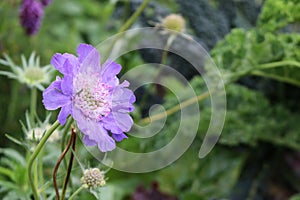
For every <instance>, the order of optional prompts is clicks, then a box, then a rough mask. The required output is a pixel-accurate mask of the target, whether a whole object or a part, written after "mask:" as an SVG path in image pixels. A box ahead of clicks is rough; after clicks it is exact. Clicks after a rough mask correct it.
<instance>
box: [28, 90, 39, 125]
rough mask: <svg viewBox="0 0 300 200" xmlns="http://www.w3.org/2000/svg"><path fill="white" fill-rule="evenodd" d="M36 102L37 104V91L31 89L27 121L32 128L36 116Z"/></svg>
mask: <svg viewBox="0 0 300 200" xmlns="http://www.w3.org/2000/svg"><path fill="white" fill-rule="evenodd" d="M36 102H37V89H36V88H35V87H33V88H32V89H31V98H30V113H29V119H30V122H31V125H33V126H34V117H35V115H36Z"/></svg>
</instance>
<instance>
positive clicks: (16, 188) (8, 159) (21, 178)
mask: <svg viewBox="0 0 300 200" xmlns="http://www.w3.org/2000/svg"><path fill="white" fill-rule="evenodd" d="M0 154H2V157H1V159H0V163H1V167H0V194H5V197H4V198H3V199H4V200H6V199H7V200H8V199H21V200H23V199H24V200H27V199H30V198H29V196H30V194H31V190H30V188H29V186H28V177H27V173H26V172H27V166H26V165H27V164H26V160H25V159H24V157H23V155H21V154H20V153H19V152H18V151H16V150H14V149H11V148H6V149H3V148H2V149H0Z"/></svg>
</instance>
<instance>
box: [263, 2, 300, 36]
mask: <svg viewBox="0 0 300 200" xmlns="http://www.w3.org/2000/svg"><path fill="white" fill-rule="evenodd" d="M299 10H300V2H299V0H267V1H266V2H265V3H264V7H263V9H262V12H261V14H260V17H259V21H258V25H259V27H260V28H262V29H264V30H266V31H270V32H272V31H278V30H280V29H281V28H286V27H287V26H288V25H291V26H294V27H292V29H294V30H296V29H295V28H297V23H299V21H300V12H299Z"/></svg>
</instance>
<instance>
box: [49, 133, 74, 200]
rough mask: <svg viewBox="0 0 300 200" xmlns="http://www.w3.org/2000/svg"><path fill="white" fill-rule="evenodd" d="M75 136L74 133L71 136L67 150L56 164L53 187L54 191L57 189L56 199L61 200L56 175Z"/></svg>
mask: <svg viewBox="0 0 300 200" xmlns="http://www.w3.org/2000/svg"><path fill="white" fill-rule="evenodd" d="M74 136H75V135H74V134H73V132H72V134H71V137H70V140H69V142H68V144H67V146H66V148H65V149H64V151H63V152H62V153H61V154H60V156H59V158H58V160H57V162H56V165H55V167H54V170H53V175H52V178H53V185H54V189H55V194H56V199H57V200H59V199H60V198H59V191H58V187H57V182H56V174H57V171H58V167H59V165H60V163H61V161H62V160H63V158H64V157H65V156H66V154H67V152H68V151H69V149H70V147H71V144H72V143H73V140H74Z"/></svg>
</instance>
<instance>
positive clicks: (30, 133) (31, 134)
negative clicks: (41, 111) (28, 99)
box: [22, 113, 59, 142]
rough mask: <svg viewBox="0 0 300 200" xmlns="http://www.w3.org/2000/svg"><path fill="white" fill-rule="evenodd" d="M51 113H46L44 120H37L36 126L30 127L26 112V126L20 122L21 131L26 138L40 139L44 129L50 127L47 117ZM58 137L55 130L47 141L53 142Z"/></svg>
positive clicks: (57, 132)
mask: <svg viewBox="0 0 300 200" xmlns="http://www.w3.org/2000/svg"><path fill="white" fill-rule="evenodd" d="M50 116H51V115H48V116H47V117H46V119H45V121H44V122H39V123H38V124H37V126H35V127H32V125H31V123H30V120H29V116H28V113H26V116H25V117H26V126H25V125H24V124H22V129H23V132H24V133H25V136H26V139H27V140H31V141H40V140H41V138H42V137H43V135H44V134H45V133H46V131H47V130H48V129H49V128H50V127H51V125H50V124H49V119H50ZM58 139H59V131H58V130H55V131H54V132H53V133H52V134H51V136H50V137H49V139H48V141H49V142H54V141H56V140H58Z"/></svg>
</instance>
